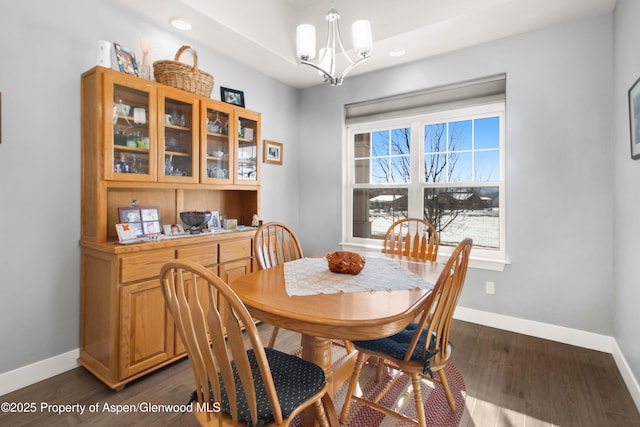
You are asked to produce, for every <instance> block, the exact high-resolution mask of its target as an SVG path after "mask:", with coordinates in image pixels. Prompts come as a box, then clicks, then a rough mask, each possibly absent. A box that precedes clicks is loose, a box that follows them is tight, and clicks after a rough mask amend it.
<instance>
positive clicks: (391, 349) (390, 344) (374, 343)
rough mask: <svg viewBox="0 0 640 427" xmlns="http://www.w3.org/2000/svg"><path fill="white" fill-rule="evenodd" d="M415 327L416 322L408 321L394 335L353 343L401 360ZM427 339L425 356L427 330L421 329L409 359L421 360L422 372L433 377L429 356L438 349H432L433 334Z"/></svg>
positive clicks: (433, 342)
mask: <svg viewBox="0 0 640 427" xmlns="http://www.w3.org/2000/svg"><path fill="white" fill-rule="evenodd" d="M417 328H418V324H417V323H410V324H409V325H407V327H406V328H404V329H403V330H402V331H400V332H398V333H397V334H395V335H391V336H390V337H386V338H380V339H377V340H369V341H353V344H354V345H355V346H356V347H359V348H362V349H364V350H369V351H372V352H375V353H380V354H386V355H387V356H389V357H390V358H393V359H400V360H402V359H404V356H405V355H406V354H407V350H408V349H409V344H411V339H412V338H413V335H414V334H415V332H416V329H417ZM429 341H430V342H429V348H428V350H427V353H426V357H425V353H424V346H425V343H426V342H427V331H426V330H424V329H423V330H422V334H421V335H420V340H419V341H418V344H417V345H416V348H415V350H414V351H413V354H412V355H411V360H415V361H420V362H423V363H424V369H423V371H422V373H423V374H424V375H427V374H429V375H430V376H431V377H433V372H431V358H432V357H433V356H435V355H436V354H437V353H438V350H436V351H433V349H434V348H435V346H436V336H435V334H433V335H432V336H431V340H429Z"/></svg>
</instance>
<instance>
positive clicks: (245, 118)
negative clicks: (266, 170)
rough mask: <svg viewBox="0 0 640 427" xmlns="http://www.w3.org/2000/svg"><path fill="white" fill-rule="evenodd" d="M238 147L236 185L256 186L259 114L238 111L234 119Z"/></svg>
mask: <svg viewBox="0 0 640 427" xmlns="http://www.w3.org/2000/svg"><path fill="white" fill-rule="evenodd" d="M236 133H237V135H238V139H237V140H238V147H237V154H236V176H235V182H236V183H238V184H257V183H258V180H259V178H258V174H259V166H260V164H259V162H258V155H259V153H260V152H259V147H258V145H259V144H258V141H259V140H260V114H259V113H254V112H251V111H247V110H242V111H238V113H237V119H236Z"/></svg>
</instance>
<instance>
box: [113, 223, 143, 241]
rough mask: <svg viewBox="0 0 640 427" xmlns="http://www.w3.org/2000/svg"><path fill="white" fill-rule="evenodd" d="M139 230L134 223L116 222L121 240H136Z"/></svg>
mask: <svg viewBox="0 0 640 427" xmlns="http://www.w3.org/2000/svg"><path fill="white" fill-rule="evenodd" d="M138 231H139V230H138V228H137V227H135V226H134V224H116V232H117V233H118V240H119V241H120V242H132V241H135V240H136V239H137V238H138V236H139V234H138Z"/></svg>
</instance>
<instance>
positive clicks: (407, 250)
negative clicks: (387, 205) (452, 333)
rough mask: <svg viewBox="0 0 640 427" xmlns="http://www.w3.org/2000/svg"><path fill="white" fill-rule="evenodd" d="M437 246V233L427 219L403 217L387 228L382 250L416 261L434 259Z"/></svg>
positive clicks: (436, 254)
mask: <svg viewBox="0 0 640 427" xmlns="http://www.w3.org/2000/svg"><path fill="white" fill-rule="evenodd" d="M439 246H440V241H439V238H438V233H437V231H436V229H435V227H434V226H433V225H432V224H431V223H430V222H429V221H426V220H424V219H420V218H403V219H400V220H398V221H396V222H394V223H393V224H391V226H390V227H389V228H388V229H387V232H386V234H385V237H384V243H383V249H382V251H383V252H384V253H387V254H392V255H401V256H405V257H408V258H411V259H414V260H416V261H435V260H436V258H437V257H438V248H439Z"/></svg>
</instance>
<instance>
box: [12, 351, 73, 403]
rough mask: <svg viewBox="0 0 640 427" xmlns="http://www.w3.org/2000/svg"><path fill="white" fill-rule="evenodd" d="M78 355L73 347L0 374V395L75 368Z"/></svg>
mask: <svg viewBox="0 0 640 427" xmlns="http://www.w3.org/2000/svg"><path fill="white" fill-rule="evenodd" d="M79 355H80V349H75V350H71V351H68V352H66V353H63V354H59V355H57V356H53V357H50V358H48V359H45V360H41V361H39V362H35V363H32V364H30V365H26V366H22V367H20V368H17V369H14V370H13V371H9V372H4V373H2V374H0V396H2V395H4V394H7V393H11V392H12V391H15V390H18V389H21V388H23V387H26V386H29V385H31V384H35V383H37V382H39V381H42V380H46V379H47V378H51V377H53V376H56V375H58V374H61V373H63V372H66V371H69V370H71V369H73V368H77V367H78V366H80V365H79V364H78V361H77V359H78V356H79Z"/></svg>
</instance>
